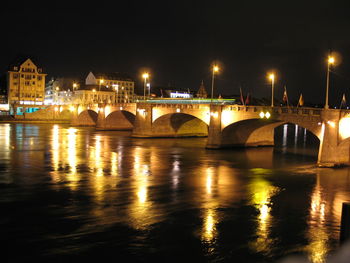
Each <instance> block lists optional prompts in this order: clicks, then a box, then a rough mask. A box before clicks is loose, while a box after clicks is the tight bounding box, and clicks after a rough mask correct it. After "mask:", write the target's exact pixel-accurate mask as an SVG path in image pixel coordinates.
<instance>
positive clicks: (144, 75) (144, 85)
mask: <svg viewBox="0 0 350 263" xmlns="http://www.w3.org/2000/svg"><path fill="white" fill-rule="evenodd" d="M142 77H143V79H144V82H143V100H146V82H147V79H148V78H149V74H148V73H147V72H145V73H143V74H142Z"/></svg>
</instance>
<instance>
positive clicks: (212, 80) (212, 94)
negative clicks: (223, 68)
mask: <svg viewBox="0 0 350 263" xmlns="http://www.w3.org/2000/svg"><path fill="white" fill-rule="evenodd" d="M217 72H219V66H218V65H214V66H213V75H212V78H211V103H213V96H214V79H215V73H217Z"/></svg>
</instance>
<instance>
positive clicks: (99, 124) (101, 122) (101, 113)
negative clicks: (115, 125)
mask: <svg viewBox="0 0 350 263" xmlns="http://www.w3.org/2000/svg"><path fill="white" fill-rule="evenodd" d="M105 110H106V109H105V105H98V112H97V121H96V130H103V129H104V127H105V126H106V118H105Z"/></svg>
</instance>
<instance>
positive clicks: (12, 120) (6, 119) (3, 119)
mask: <svg viewBox="0 0 350 263" xmlns="http://www.w3.org/2000/svg"><path fill="white" fill-rule="evenodd" d="M0 123H41V124H42V123H50V124H51V123H59V124H69V123H70V120H62V119H16V118H14V117H12V116H0Z"/></svg>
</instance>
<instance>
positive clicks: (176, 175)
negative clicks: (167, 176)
mask: <svg viewBox="0 0 350 263" xmlns="http://www.w3.org/2000/svg"><path fill="white" fill-rule="evenodd" d="M179 173H180V161H178V160H175V161H174V162H173V169H172V171H171V178H172V183H173V188H174V189H177V186H178V184H179Z"/></svg>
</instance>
